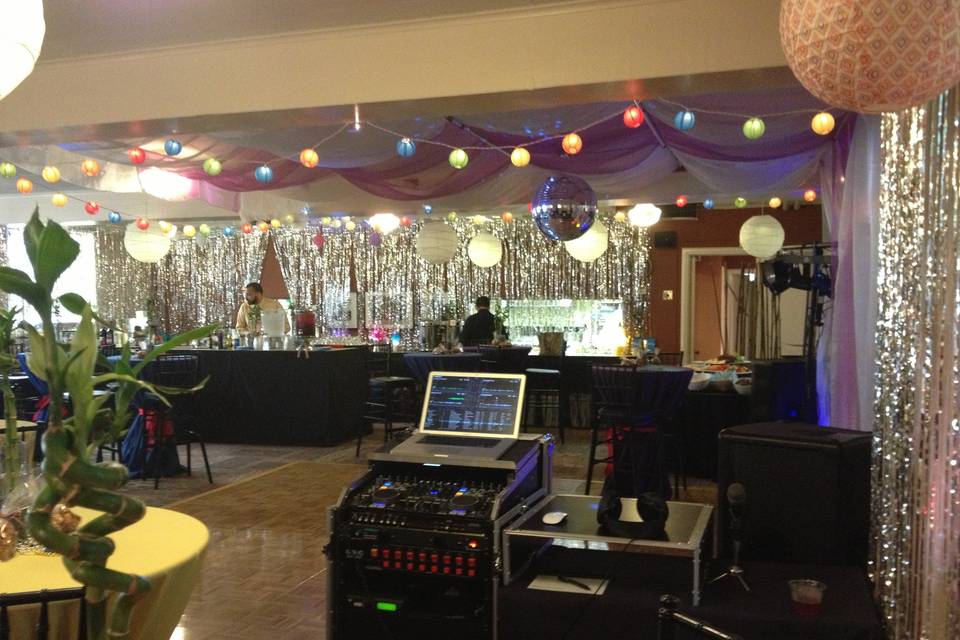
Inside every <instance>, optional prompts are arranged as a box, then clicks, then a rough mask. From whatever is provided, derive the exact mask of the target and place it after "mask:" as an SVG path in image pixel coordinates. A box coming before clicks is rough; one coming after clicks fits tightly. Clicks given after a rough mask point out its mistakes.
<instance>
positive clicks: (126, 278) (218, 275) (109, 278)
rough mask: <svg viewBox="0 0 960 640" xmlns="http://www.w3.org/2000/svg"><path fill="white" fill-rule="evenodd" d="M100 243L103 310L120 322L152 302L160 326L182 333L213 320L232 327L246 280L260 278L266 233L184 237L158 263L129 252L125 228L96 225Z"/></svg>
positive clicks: (100, 306) (99, 282)
mask: <svg viewBox="0 0 960 640" xmlns="http://www.w3.org/2000/svg"><path fill="white" fill-rule="evenodd" d="M198 238H199V236H198ZM96 247H97V256H96V259H97V309H98V311H99V312H100V314H101V315H102V316H103V317H105V318H109V319H112V320H117V321H122V320H125V319H126V318H131V317H133V316H134V315H135V312H136V311H138V310H139V311H145V312H148V314H149V311H148V310H149V309H150V307H153V309H155V313H156V318H157V320H158V321H159V323H160V325H161V326H162V327H163V328H164V329H166V330H167V331H171V332H174V333H179V332H182V331H184V330H186V329H190V328H193V327H198V326H201V325H204V324H208V323H212V322H223V323H225V325H224V326H233V322H234V320H235V317H234V315H233V314H234V313H236V310H237V307H238V306H239V305H240V297H241V295H242V291H243V285H244V284H246V283H247V282H250V281H253V280H259V279H260V271H261V269H262V268H263V257H264V254H265V253H266V250H267V238H266V236H264V235H263V234H252V235H243V234H237V235H236V236H234V237H232V238H226V237H223V236H218V237H213V236H212V235H211V237H209V238H203V239H194V240H189V239H186V238H183V239H180V240H177V241H175V242H174V243H173V246H172V247H171V249H170V253H169V254H167V256H166V257H165V258H164V259H163V260H161V261H160V262H159V263H158V264H156V265H148V264H144V263H142V262H137V261H136V260H134V259H133V258H131V257H130V255H129V254H128V253H127V251H126V249H125V248H124V246H123V230H122V229H117V228H114V227H100V228H98V229H97V242H96Z"/></svg>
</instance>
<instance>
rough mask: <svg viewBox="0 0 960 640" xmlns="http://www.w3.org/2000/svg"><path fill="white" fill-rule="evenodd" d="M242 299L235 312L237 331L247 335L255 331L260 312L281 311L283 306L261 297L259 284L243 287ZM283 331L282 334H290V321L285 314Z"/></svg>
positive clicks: (252, 283) (261, 289)
mask: <svg viewBox="0 0 960 640" xmlns="http://www.w3.org/2000/svg"><path fill="white" fill-rule="evenodd" d="M243 298H244V300H243V303H242V304H241V305H240V310H239V311H238V312H237V331H241V332H243V331H246V332H248V333H249V332H252V331H256V330H257V329H258V327H257V326H256V325H257V319H258V318H259V312H260V311H270V310H273V309H280V310H281V311H283V306H282V305H281V304H280V303H279V302H277V301H276V300H274V299H273V298H268V297H266V296H264V295H263V287H262V286H260V283H259V282H251V283H250V284H248V285H247V286H246V287H244V290H243ZM283 331H284V333H290V320H289V319H287V316H286V313H284V316H283Z"/></svg>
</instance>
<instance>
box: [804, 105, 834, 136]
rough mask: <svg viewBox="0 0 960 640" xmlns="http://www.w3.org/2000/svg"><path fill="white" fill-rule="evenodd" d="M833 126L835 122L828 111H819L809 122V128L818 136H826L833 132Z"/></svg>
mask: <svg viewBox="0 0 960 640" xmlns="http://www.w3.org/2000/svg"><path fill="white" fill-rule="evenodd" d="M835 125H836V121H835V120H834V118H833V114H831V113H830V112H829V111H821V112H820V113H818V114H817V115H815V116H813V119H812V120H811V121H810V128H811V129H813V132H814V133H815V134H817V135H818V136H825V135H828V134H829V133H830V132H831V131H833V127H834V126H835Z"/></svg>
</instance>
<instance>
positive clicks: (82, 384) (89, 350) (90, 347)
mask: <svg viewBox="0 0 960 640" xmlns="http://www.w3.org/2000/svg"><path fill="white" fill-rule="evenodd" d="M96 363H97V331H96V329H95V328H94V326H93V312H92V311H91V310H90V305H87V306H85V307H84V308H83V315H82V316H81V318H80V324H78V325H77V330H76V331H75V332H74V334H73V341H72V342H71V343H70V358H69V360H68V361H67V367H66V370H65V371H64V382H65V384H66V387H67V391H69V392H70V397H71V398H72V400H73V411H74V415H75V416H76V417H77V433H78V436H79V438H80V440H81V441H82V442H84V443H85V442H86V441H87V438H88V434H89V429H90V421H91V420H92V418H93V414H92V413H91V412H90V411H89V408H90V406H91V402H92V401H93V373H94V367H95V366H96ZM101 404H102V403H101Z"/></svg>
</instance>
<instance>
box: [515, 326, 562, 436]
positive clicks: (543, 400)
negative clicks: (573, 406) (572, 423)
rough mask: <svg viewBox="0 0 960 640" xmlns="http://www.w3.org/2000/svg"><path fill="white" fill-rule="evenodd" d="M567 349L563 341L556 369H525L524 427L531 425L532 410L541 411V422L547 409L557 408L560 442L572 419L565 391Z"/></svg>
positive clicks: (541, 425) (542, 425)
mask: <svg viewBox="0 0 960 640" xmlns="http://www.w3.org/2000/svg"><path fill="white" fill-rule="evenodd" d="M566 351H567V343H566V341H564V342H563V345H562V347H561V348H560V355H559V361H558V363H557V368H556V369H547V368H538V367H531V368H528V369H526V370H524V373H525V374H526V375H527V388H526V400H525V402H524V410H523V416H524V418H523V429H524V431H526V429H527V427H528V426H540V427H544V426H546V425H544V424H540V425H531V424H530V410H531V409H537V410H539V412H540V416H541V422H545V420H542V418H543V415H544V413H543V412H544V410H545V409H556V411H557V429H558V431H559V432H560V433H559V435H560V444H563V442H564V434H563V430H564V427H565V426H566V423H567V422H568V421H569V420H570V404H569V398H567V396H566V394H565V393H564V392H563V374H562V371H563V358H564V354H565V353H566Z"/></svg>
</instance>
